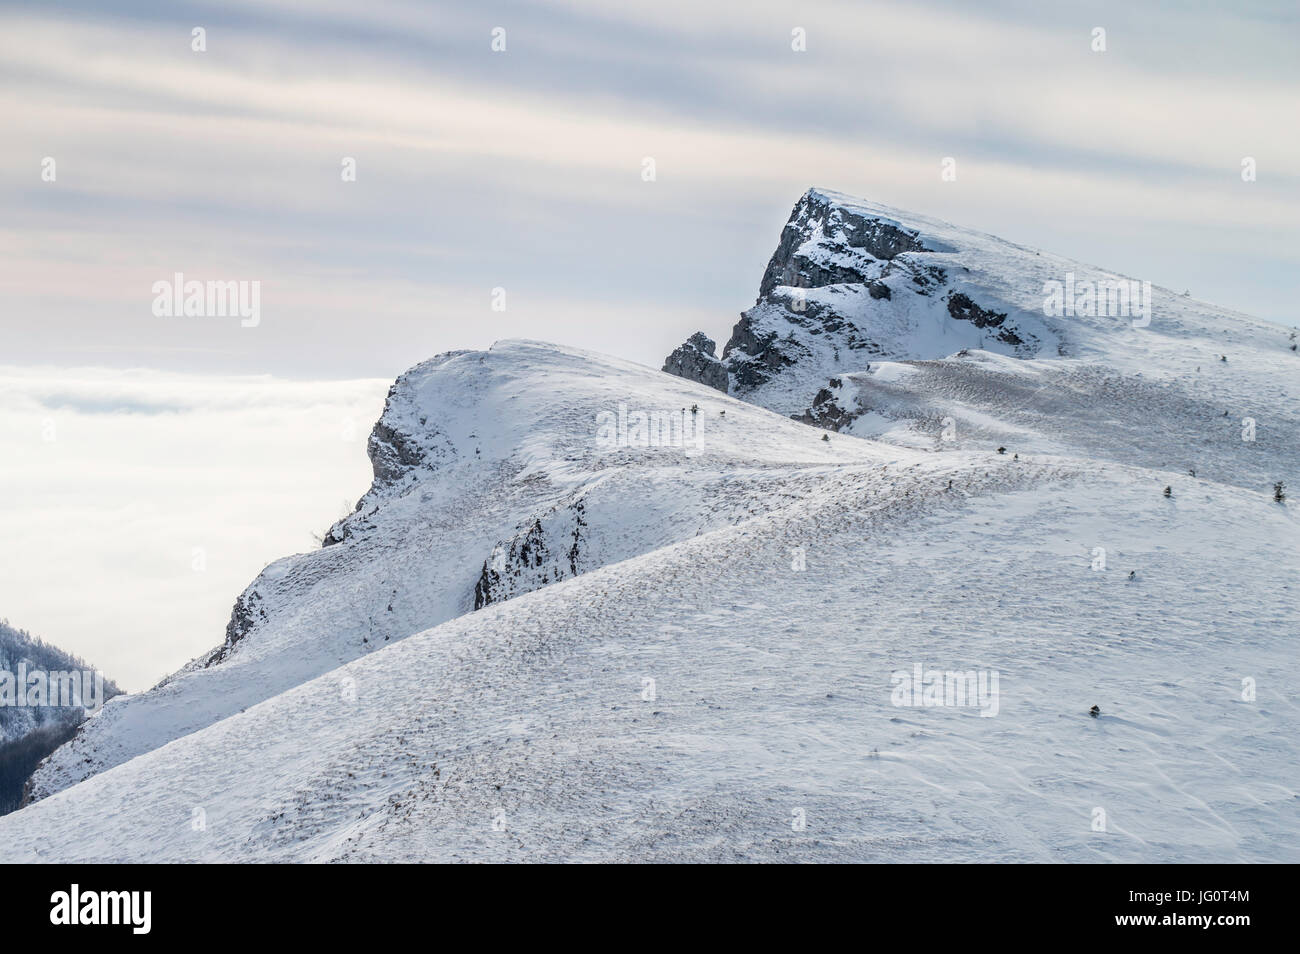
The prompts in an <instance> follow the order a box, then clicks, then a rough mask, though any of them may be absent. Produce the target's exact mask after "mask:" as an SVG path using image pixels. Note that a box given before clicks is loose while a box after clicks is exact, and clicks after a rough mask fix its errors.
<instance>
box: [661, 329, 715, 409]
mask: <svg viewBox="0 0 1300 954" xmlns="http://www.w3.org/2000/svg"><path fill="white" fill-rule="evenodd" d="M717 347H718V346H717V345H716V344H714V342H713V339H711V338H710V337H709V336H708V335H706V334H704V332H702V331H697V332H696V333H695V334H693V335H691V337H690V338H689V339H687V341H686V343H685V344H684V345H682V346H681V347H679V348H678V349H677V350H676V351H674V352H673V353H672V354H670V355H669V356H668V358H667V360H665V361H664V367H663V369H664V370H665V371H667V372H668V373H669V374H675V375H677V377H679V378H685V379H686V380H688V381H698V382H699V383H700V384H704V385H707V386H709V387H711V388H713V389H714V390H717V391H721V392H722V393H723V394H726V393H727V390H728V378H727V369H726V367H725V366H724V365H723V363H722V362H721V361H719V360H718V357H717Z"/></svg>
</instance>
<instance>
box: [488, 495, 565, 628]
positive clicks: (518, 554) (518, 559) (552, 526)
mask: <svg viewBox="0 0 1300 954" xmlns="http://www.w3.org/2000/svg"><path fill="white" fill-rule="evenodd" d="M586 527H587V523H586V520H585V513H584V506H583V502H582V499H581V498H579V499H577V500H574V501H573V502H572V503H571V504H568V505H566V506H562V507H556V508H554V509H553V510H551V511H550V512H549V513H547V514H546V515H545V516H544V517H538V518H537V519H535V520H533V521H532V523H530V524H528V525H526V526H523V527H521V528H520V530H519V532H518V533H516V534H515V535H514V536H513V537H511V538H510V539H509V540H503V541H501V542H500V543H498V544H497V545H496V547H494V548H493V550H492V555H491V556H490V557H489V558H488V559H487V560H485V561H484V563H483V570H482V572H481V573H480V574H479V579H478V582H477V583H475V584H474V608H475V609H476V610H477V609H482V608H483V607H485V606H487V605H488V604H490V603H499V602H501V601H502V600H508V599H511V598H512V597H515V596H519V595H521V594H523V593H530V592H532V591H533V590H537V589H541V588H542V587H543V586H546V585H547V584H549V583H558V582H559V581H560V580H564V579H568V578H570V577H574V576H577V575H578V574H579V573H581V572H583V569H584V566H583V561H582V555H583V546H584V544H585V542H586V540H585V535H584V531H585V530H586Z"/></svg>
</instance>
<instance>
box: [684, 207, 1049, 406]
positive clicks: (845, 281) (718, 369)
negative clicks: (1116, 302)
mask: <svg viewBox="0 0 1300 954" xmlns="http://www.w3.org/2000/svg"><path fill="white" fill-rule="evenodd" d="M886 212H887V210H885V209H883V208H882V207H875V206H871V205H868V204H865V203H861V202H859V201H857V200H854V199H850V198H848V197H846V196H840V195H837V194H835V193H830V192H824V191H821V190H817V189H810V190H809V191H808V192H807V193H806V194H805V195H804V196H803V197H802V198H801V199H800V200H799V202H798V203H797V204H796V205H795V207H794V211H793V212H792V213H791V215H790V219H789V221H788V222H787V223H786V225H785V227H784V228H783V229H782V230H781V238H780V241H779V243H778V245H777V248H776V251H775V252H774V253H773V255H772V258H771V260H770V261H769V262H768V264H767V268H766V269H765V270H764V272H763V278H762V281H761V282H760V283H759V292H758V299H757V300H756V302H755V303H754V305H753V307H751V308H749V309H748V310H747V311H745V312H743V313H742V314H741V316H740V320H739V321H738V322H737V323H736V325H735V327H734V328H733V329H732V333H731V338H730V339H729V340H728V341H727V344H726V346H725V347H724V348H723V351H722V359H721V360H720V361H719V360H717V359H715V358H714V357H713V343H712V342H711V341H709V340H708V339H707V338H705V337H704V336H703V335H699V334H697V335H695V336H693V337H692V338H691V340H690V341H688V342H687V343H686V344H684V345H682V346H681V347H680V348H678V349H677V350H676V351H674V352H673V353H672V354H671V355H670V356H669V357H668V360H667V361H665V362H664V368H663V370H665V371H667V372H668V373H670V374H676V375H678V376H680V377H684V378H688V379H690V380H692V381H700V382H702V383H705V384H709V385H710V386H712V387H717V388H718V389H719V390H724V389H725V387H724V386H723V382H730V385H731V387H730V391H731V393H733V394H734V395H735V396H737V397H740V398H742V399H744V400H748V401H752V402H753V403H756V404H759V405H762V406H764V407H767V408H769V409H771V410H774V411H778V412H780V413H783V414H788V415H790V416H792V417H794V418H796V419H798V420H803V421H807V422H809V423H816V424H819V425H820V426H822V427H827V428H830V429H839V428H841V427H843V426H845V425H846V424H848V423H849V422H851V421H852V419H853V418H854V417H856V416H857V415H858V414H859V413H860V409H858V408H857V407H856V406H855V405H853V401H852V399H851V397H850V396H849V395H847V394H842V395H839V396H838V397H836V398H835V399H834V400H832V396H831V392H832V391H836V390H838V388H837V387H834V386H831V385H830V384H829V382H830V381H831V379H832V378H837V377H838V376H839V375H841V374H844V373H853V372H856V371H861V370H863V369H864V368H865V367H866V365H867V364H868V362H869V361H872V360H875V359H877V358H884V359H890V360H917V359H935V358H942V357H945V356H947V355H949V354H953V353H955V352H956V351H958V350H959V349H960V348H961V347H971V348H986V349H990V350H994V351H1000V352H1002V353H1004V354H1010V355H1014V356H1018V357H1027V356H1030V355H1032V354H1035V353H1037V352H1038V351H1039V350H1040V347H1041V345H1040V339H1039V335H1038V334H1036V333H1035V331H1031V330H1029V329H1028V328H1027V327H1026V324H1033V322H1032V321H1031V320H1027V318H1026V316H1025V314H1024V313H1023V312H1022V311H1020V310H1019V309H1015V308H1014V307H1012V306H1007V307H1002V305H1003V302H1002V301H1000V300H999V299H998V297H997V292H995V291H992V290H990V289H987V288H982V287H980V286H979V285H978V284H977V283H974V282H972V281H971V280H970V279H969V278H968V277H967V276H968V273H970V272H971V269H970V268H969V267H967V266H966V265H965V263H964V260H963V257H962V251H961V250H960V249H957V248H954V247H953V246H952V245H951V244H950V243H948V242H946V241H944V240H941V239H934V238H932V237H931V236H929V235H927V233H926V231H925V230H924V229H923V228H920V227H912V226H909V225H905V224H903V223H901V222H900V221H898V220H897V219H895V218H894V217H892V216H891V215H889V214H886ZM900 214H901V213H900ZM1035 330H1036V329H1035ZM850 390H851V389H850ZM845 404H848V405H851V406H849V407H846V406H844V405H845ZM832 406H834V407H835V408H836V410H834V411H833V410H832Z"/></svg>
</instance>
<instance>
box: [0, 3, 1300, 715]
mask: <svg viewBox="0 0 1300 954" xmlns="http://www.w3.org/2000/svg"><path fill="white" fill-rule="evenodd" d="M196 29H201V30H202V31H203V32H202V40H203V43H202V46H203V47H204V48H203V49H202V50H196V49H195V46H196V45H197V44H196V39H195V35H194V31H195V30H196ZM1098 29H1101V30H1104V31H1105V33H1104V39H1105V48H1104V50H1100V49H1095V47H1096V46H1097V45H1098V43H1097V39H1096V36H1097V34H1096V31H1097V30H1098ZM494 31H496V32H495V39H496V45H497V46H498V47H500V46H501V45H502V41H504V49H497V50H494V49H493V45H494ZM500 31H504V32H503V33H502V32H500ZM794 31H801V33H800V34H799V35H800V36H802V37H803V38H804V42H803V44H802V45H803V47H804V48H803V49H795V48H794V47H796V46H799V45H800V44H799V43H797V42H796V35H795V32H794ZM1297 48H1300V7H1298V6H1297V5H1296V4H1295V3H1294V2H1259V3H1251V2H1233V3H1205V2H1202V3H1197V2H1184V3H1177V4H1175V3H1161V2H1151V3H1133V2H1131V0H1128V2H1121V3H1105V2H1103V3H1087V4H1074V3H1052V4H1043V3H1041V2H1036V0H1034V2H1031V0H1025V2H1020V0H989V2H985V3H981V4H978V5H976V4H965V3H956V2H926V0H909V2H899V3H892V2H884V3H878V2H845V3H838V2H815V3H809V2H800V3H794V2H783V3H773V2H765V0H744V2H711V3H708V4H701V3H698V2H697V0H692V2H686V0H657V2H655V3H652V4H632V3H611V2H608V0H606V2H604V3H590V2H579V0H540V2H531V3H522V2H495V3H494V2H485V3H475V4H442V3H415V2H401V0H371V2H368V3H365V4H358V3H355V2H344V0H223V2H221V3H192V2H186V0H169V2H153V3H151V2H139V0H122V2H104V0H83V2H49V0H45V2H35V3H25V2H5V3H3V4H0V80H2V82H0V138H2V141H3V148H2V149H0V305H2V307H0V451H2V452H3V454H4V456H3V458H2V459H0V475H2V476H3V479H4V482H3V485H0V486H3V488H4V489H5V493H4V494H3V503H0V518H3V525H4V526H5V536H4V538H3V539H0V550H3V551H5V555H4V556H3V557H0V569H3V575H0V617H8V618H9V619H10V621H11V622H12V623H13V624H14V625H18V626H21V627H24V628H27V629H29V630H31V631H33V632H35V633H36V634H38V635H41V636H43V637H44V638H46V639H49V640H51V641H53V642H55V643H56V644H58V645H60V646H62V647H63V648H66V649H69V650H72V651H75V652H79V653H81V654H83V655H86V656H87V657H89V658H90V659H92V660H93V661H95V662H96V663H98V664H100V665H102V666H103V667H104V668H105V669H106V670H108V671H109V674H110V675H112V676H114V677H115V678H118V679H119V681H120V682H122V683H123V684H125V685H127V686H128V687H130V688H133V689H139V688H143V687H145V686H146V685H148V684H150V683H151V682H153V681H155V680H156V679H157V678H159V677H161V676H162V675H164V674H165V673H167V672H169V671H170V670H172V669H174V668H175V667H176V666H177V665H180V664H181V663H183V662H185V661H186V660H188V659H189V658H191V657H193V656H194V655H197V654H198V653H200V652H202V651H204V650H205V649H207V648H210V647H211V646H213V645H215V644H216V643H218V642H220V639H221V636H222V632H223V631H224V626H225V621H226V619H227V618H228V616H229V610H230V606H231V604H232V602H233V600H234V597H235V596H236V595H237V593H238V592H239V591H240V590H242V589H243V587H244V585H246V584H247V583H248V582H249V581H251V579H252V577H253V575H254V574H255V573H256V571H257V570H258V569H259V568H260V566H261V564H263V563H265V562H266V561H268V560H270V559H272V558H274V557H277V556H281V555H284V554H287V553H290V552H294V551H296V550H301V549H304V548H305V547H306V546H309V545H310V533H311V531H319V530H320V529H322V528H323V527H324V526H327V525H328V524H329V523H330V522H331V521H332V520H333V519H334V518H336V517H337V516H338V515H339V513H338V511H339V508H340V501H341V500H344V499H346V500H349V501H354V500H355V499H356V497H357V496H359V495H360V494H361V493H362V492H363V491H364V490H365V487H366V484H367V482H368V473H369V471H368V463H367V462H366V460H365V456H364V435H365V432H366V431H367V430H368V428H369V425H370V423H371V422H373V420H374V418H375V417H376V416H377V414H378V410H379V408H380V407H381V406H382V398H383V394H384V391H385V389H386V387H387V384H388V382H390V381H391V379H392V378H393V377H394V376H395V375H396V374H398V373H400V372H401V371H402V370H404V369H405V368H407V367H409V366H411V365H413V364H415V363H417V362H418V361H421V360H423V359H425V358H427V357H430V356H432V355H434V354H436V353H438V352H442V351H447V350H451V349H455V348H484V347H487V346H489V345H490V344H491V343H492V342H493V341H495V340H497V339H500V338H506V337H527V338H539V339H544V340H551V341H558V342H561V343H565V344H571V345H577V346H581V347H586V348H590V349H593V350H597V351H603V352H607V353H611V354H616V355H619V356H621V357H625V358H629V359H631V360H634V361H640V362H642V363H645V364H650V365H654V366H658V365H659V364H661V363H662V360H663V358H664V356H665V355H667V354H668V352H669V351H671V350H672V348H673V347H674V346H676V345H677V344H678V343H680V342H681V341H682V340H684V339H685V338H686V337H688V336H689V335H690V334H691V333H693V332H695V331H697V330H704V331H705V332H707V333H708V334H709V335H710V336H711V337H713V338H715V339H716V340H718V341H719V343H721V342H723V341H725V340H726V338H727V336H728V333H729V329H730V327H731V325H732V324H733V323H734V321H735V320H736V317H737V315H738V313H739V312H740V311H741V310H742V309H744V308H746V307H747V306H748V305H750V304H752V302H753V300H754V297H755V295H756V294H757V289H758V282H759V278H760V276H761V274H762V271H763V267H764V265H765V264H766V262H767V259H768V257H769V256H770V255H771V253H772V250H773V249H774V247H775V245H776V242H777V239H778V236H779V234H780V229H781V226H782V224H783V223H784V221H785V219H786V218H787V216H788V215H789V212H790V209H791V207H792V206H793V205H794V203H795V201H796V200H797V199H798V197H799V196H800V195H801V194H802V193H803V192H804V191H805V190H806V189H807V188H808V187H810V186H814V185H816V186H820V187H823V188H828V189H834V190H838V191H841V192H846V193H849V194H854V195H859V196H863V197H865V198H868V199H871V200H875V201H879V202H884V203H887V204H890V205H894V206H897V207H900V208H904V209H911V210H915V211H917V212H920V213H924V214H928V215H933V216H937V217H939V218H943V219H947V220H949V221H952V222H956V223H959V224H962V225H966V226H970V227H973V228H977V229H980V230H982V231H985V232H990V233H993V234H996V235H999V236H1002V237H1003V238H1006V239H1009V240H1011V241H1015V242H1020V243H1023V244H1027V245H1032V246H1037V247H1042V248H1047V249H1050V250H1052V251H1053V252H1057V253H1060V254H1063V255H1066V256H1069V257H1071V258H1074V259H1078V260H1081V261H1085V262H1089V263H1092V264H1096V265H1100V266H1103V267H1107V268H1112V269H1114V270H1116V271H1119V272H1122V273H1124V274H1127V275H1131V276H1133V277H1135V278H1138V279H1143V280H1149V281H1152V282H1153V283H1155V284H1157V285H1163V286H1167V287H1170V288H1174V289H1175V290H1179V291H1181V290H1184V289H1186V290H1188V291H1189V292H1190V293H1191V294H1192V295H1193V296H1194V297H1197V298H1202V299H1205V300H1207V301H1211V302H1214V303H1216V304H1218V305H1222V306H1225V307H1229V308H1234V309H1237V310H1239V311H1244V312H1247V313H1250V314H1254V315H1257V316H1259V317H1262V318H1267V319H1271V320H1274V321H1278V322H1281V323H1284V324H1288V325H1297V324H1300V314H1298V313H1297V311H1296V308H1295V301H1296V298H1297V291H1298V290H1300V287H1298V286H1300V281H1298V280H1297V275H1300V270H1298V268H1297V266H1300V230H1297V228H1296V225H1295V223H1296V222H1297V221H1300V123H1297V118H1298V110H1297V103H1300V57H1297V56H1296V55H1295V50H1296V49H1297ZM948 157H950V158H952V159H953V160H955V169H956V177H955V178H954V179H951V180H945V179H944V178H943V177H942V176H941V171H942V163H943V160H944V159H945V158H948ZM1247 158H1249V159H1251V160H1253V164H1254V167H1255V170H1256V174H1255V178H1254V180H1253V181H1244V180H1243V176H1242V164H1243V161H1244V160H1246V159H1247ZM347 160H352V163H351V168H353V169H355V178H354V179H353V178H349V177H348V176H345V174H344V170H345V165H347V164H348V163H347ZM647 160H652V161H653V166H654V177H653V179H647V177H646V175H645V174H644V171H645V169H646V167H647ZM177 273H180V274H182V275H183V276H184V277H185V279H186V280H197V281H203V282H207V281H222V282H226V281H233V282H244V283H249V284H250V285H251V283H253V282H257V283H259V284H258V288H259V296H260V297H259V303H260V307H259V311H258V320H257V321H256V323H255V324H251V323H250V326H247V327H246V326H245V323H243V322H241V321H240V320H239V318H236V317H210V318H209V317H204V318H200V317H192V316H191V317H185V316H181V317H167V316H161V315H159V314H157V313H156V308H155V297H156V292H155V289H154V285H155V283H157V282H159V281H168V280H170V279H171V278H172V277H173V276H174V275H175V274H177ZM494 303H495V305H496V306H497V307H495V308H494V307H493V305H494ZM502 304H504V308H501V305H502ZM346 420H352V421H354V422H359V423H358V424H357V426H356V427H355V428H353V429H351V430H350V431H348V432H349V433H353V434H355V433H357V432H359V433H360V438H357V439H354V440H343V439H340V438H339V437H338V434H339V433H340V432H342V431H345V430H348V428H346V427H345V426H344V425H343V424H342V423H341V422H343V421H346ZM51 423H53V425H54V428H53V431H54V434H55V435H56V436H55V438H54V439H53V440H51V439H49V434H50V426H49V425H50V424H51ZM195 548H201V549H204V550H205V552H206V554H207V564H206V565H207V569H206V570H204V571H202V572H195V571H193V570H191V569H190V564H191V558H190V554H191V551H193V550H194V549H195ZM178 567H179V569H178ZM182 570H183V571H184V572H181V571H182ZM173 571H174V572H176V573H178V574H180V575H179V576H177V577H176V578H172V577H171V576H169V574H170V573H172V572H173ZM185 574H188V576H186V575H185Z"/></svg>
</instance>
